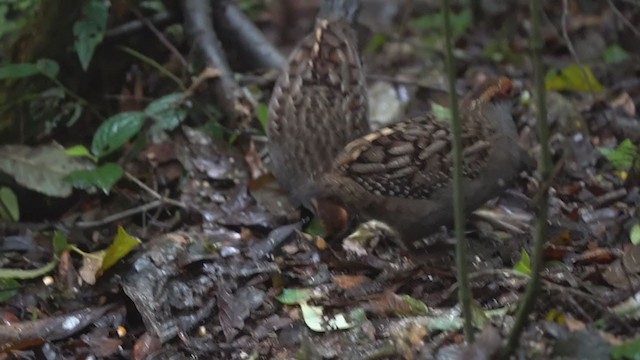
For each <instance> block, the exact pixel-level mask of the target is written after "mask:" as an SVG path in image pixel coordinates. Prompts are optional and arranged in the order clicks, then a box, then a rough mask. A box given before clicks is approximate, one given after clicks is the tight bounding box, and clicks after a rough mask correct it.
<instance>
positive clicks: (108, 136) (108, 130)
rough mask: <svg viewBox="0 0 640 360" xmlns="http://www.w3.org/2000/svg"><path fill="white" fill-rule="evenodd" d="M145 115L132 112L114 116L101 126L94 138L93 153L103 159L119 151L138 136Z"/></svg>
mask: <svg viewBox="0 0 640 360" xmlns="http://www.w3.org/2000/svg"><path fill="white" fill-rule="evenodd" d="M144 118H145V115H144V113H142V112H138V111H131V112H123V113H120V114H117V115H114V116H112V117H110V118H108V119H107V120H105V122H103V123H102V125H100V127H99V128H98V130H96V133H95V135H94V136H93V142H92V143H91V152H92V153H93V155H95V156H97V157H99V158H101V157H103V156H107V155H109V154H111V153H112V152H114V151H116V150H118V149H119V148H120V147H121V146H122V145H124V144H125V143H126V142H127V141H129V139H131V138H132V137H134V136H136V135H137V134H138V132H139V131H140V129H141V128H142V124H143V123H144Z"/></svg>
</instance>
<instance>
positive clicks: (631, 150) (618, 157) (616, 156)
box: [598, 139, 640, 170]
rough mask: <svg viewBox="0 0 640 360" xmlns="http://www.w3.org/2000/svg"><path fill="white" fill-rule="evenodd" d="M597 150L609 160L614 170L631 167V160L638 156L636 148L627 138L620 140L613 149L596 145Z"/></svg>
mask: <svg viewBox="0 0 640 360" xmlns="http://www.w3.org/2000/svg"><path fill="white" fill-rule="evenodd" d="M598 151H599V152H600V154H602V156H604V157H605V158H607V160H609V162H610V163H611V164H612V165H613V167H614V168H616V170H629V169H631V166H632V165H633V160H634V159H635V158H636V157H637V156H638V148H637V147H636V145H635V144H634V143H633V142H631V140H629V139H625V140H624V141H622V142H621V143H620V145H618V147H616V148H615V149H610V148H605V147H598ZM639 161H640V159H639Z"/></svg>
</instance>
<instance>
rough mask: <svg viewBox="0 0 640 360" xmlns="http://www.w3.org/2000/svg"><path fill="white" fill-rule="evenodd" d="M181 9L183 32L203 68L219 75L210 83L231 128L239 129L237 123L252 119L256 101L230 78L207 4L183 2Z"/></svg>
mask: <svg viewBox="0 0 640 360" xmlns="http://www.w3.org/2000/svg"><path fill="white" fill-rule="evenodd" d="M183 9H184V18H185V23H186V28H187V29H188V30H189V32H190V34H191V36H192V37H193V42H194V44H193V46H194V48H195V50H197V51H198V52H199V53H200V55H201V56H202V57H203V60H204V62H205V64H206V66H208V67H211V68H214V69H219V70H220V71H221V72H222V74H221V75H220V76H219V77H218V78H216V79H215V80H214V81H213V91H214V94H215V97H216V99H217V100H218V105H220V108H221V109H222V111H223V113H224V114H225V115H226V116H227V118H228V119H229V120H230V121H231V122H232V125H238V124H236V123H237V122H241V123H243V122H248V120H249V119H250V118H251V116H252V113H253V104H254V103H255V101H253V99H251V97H250V96H249V95H248V94H247V93H246V92H243V90H242V88H241V87H240V86H239V85H238V83H237V82H236V81H235V79H234V78H233V72H232V71H231V67H230V66H229V63H228V62H227V59H226V57H225V56H224V51H223V50H222V47H221V46H220V41H219V40H218V36H217V35H216V33H215V32H214V30H213V23H212V21H211V5H210V3H209V1H203V0H185V1H183Z"/></svg>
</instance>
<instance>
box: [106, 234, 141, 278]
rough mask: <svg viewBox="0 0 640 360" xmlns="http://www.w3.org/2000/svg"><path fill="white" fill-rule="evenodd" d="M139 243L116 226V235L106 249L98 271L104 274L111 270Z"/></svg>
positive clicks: (138, 240)
mask: <svg viewBox="0 0 640 360" xmlns="http://www.w3.org/2000/svg"><path fill="white" fill-rule="evenodd" d="M140 242H141V241H140V239H138V238H135V237H133V236H131V235H129V233H127V232H126V231H125V229H124V228H123V227H122V226H118V233H117V234H116V237H115V239H114V240H113V243H112V244H111V245H109V247H108V248H107V251H106V253H105V255H104V259H103V261H102V266H101V267H100V270H101V271H102V272H104V271H106V270H108V269H109V268H111V267H112V266H113V265H114V264H115V263H117V262H118V260H120V259H122V258H123V257H125V256H127V254H129V253H130V252H131V250H133V249H134V248H135V247H136V246H138V245H139V244H140Z"/></svg>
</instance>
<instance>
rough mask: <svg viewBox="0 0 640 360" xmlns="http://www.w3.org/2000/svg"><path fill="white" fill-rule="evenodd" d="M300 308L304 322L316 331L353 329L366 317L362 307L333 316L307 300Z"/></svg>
mask: <svg viewBox="0 0 640 360" xmlns="http://www.w3.org/2000/svg"><path fill="white" fill-rule="evenodd" d="M300 309H301V310H302V317H303V318H304V323H305V324H306V325H307V326H308V327H309V329H311V330H313V331H316V332H324V331H331V330H346V329H351V328H353V327H355V326H358V325H359V324H361V323H362V321H364V320H365V319H366V314H365V311H364V310H363V309H361V308H357V309H354V310H352V311H350V312H349V313H348V314H344V313H337V314H334V315H333V316H326V315H324V308H323V307H321V306H311V305H308V304H307V303H306V302H304V303H302V304H300Z"/></svg>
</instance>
